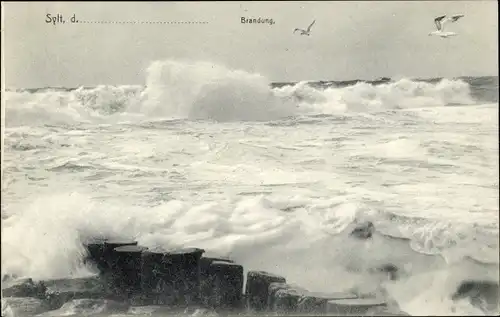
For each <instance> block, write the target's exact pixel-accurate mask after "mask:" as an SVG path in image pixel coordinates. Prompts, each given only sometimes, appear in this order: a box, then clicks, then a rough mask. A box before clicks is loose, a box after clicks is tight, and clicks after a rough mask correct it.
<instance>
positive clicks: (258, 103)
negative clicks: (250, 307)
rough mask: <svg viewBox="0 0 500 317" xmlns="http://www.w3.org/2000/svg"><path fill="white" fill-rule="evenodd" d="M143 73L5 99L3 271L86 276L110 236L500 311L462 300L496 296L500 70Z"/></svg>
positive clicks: (183, 66)
mask: <svg viewBox="0 0 500 317" xmlns="http://www.w3.org/2000/svg"><path fill="white" fill-rule="evenodd" d="M334 77H335V76H334V75H332V78H334ZM144 78H145V81H144V83H143V84H141V85H114V86H113V85H98V86H94V87H45V88H37V89H31V88H30V89H28V88H25V89H9V90H8V91H7V92H6V93H5V94H4V98H5V103H6V108H5V117H4V120H5V130H4V144H3V151H4V153H3V161H2V164H1V165H2V205H1V207H2V209H1V218H2V228H1V229H2V239H1V252H2V259H1V271H2V275H3V276H17V277H19V278H22V277H30V278H32V279H34V280H46V279H54V278H72V277H81V276H86V275H88V274H91V272H90V269H89V268H88V267H86V266H85V264H84V262H83V259H84V257H85V249H84V247H83V243H85V242H86V241H88V240H89V239H92V238H93V237H102V236H106V237H111V238H121V239H134V240H136V241H138V243H139V244H141V245H144V246H147V247H158V246H160V247H163V248H177V247H198V248H203V249H204V250H206V252H210V253H214V254H221V255H226V256H230V257H231V258H232V259H233V260H235V261H236V262H238V263H240V264H242V265H243V266H244V268H245V272H247V271H248V270H264V271H268V272H271V273H274V274H278V275H282V276H284V277H286V279H287V281H288V282H289V283H294V284H296V285H300V286H301V287H303V288H306V289H308V290H310V291H315V292H339V291H356V292H358V293H361V294H369V293H373V292H378V291H380V290H383V291H384V294H386V295H387V296H389V297H390V298H391V299H392V300H394V301H395V302H397V304H398V305H399V307H400V309H401V310H402V311H404V312H406V313H408V314H410V315H436V314H437V315H457V316H459V315H460V316H462V315H491V314H498V313H499V311H498V306H497V308H493V310H492V309H491V308H489V309H487V308H485V307H486V306H485V305H483V306H481V305H477V304H474V303H472V301H471V300H470V299H468V298H462V299H453V298H452V295H453V293H454V292H455V291H456V290H457V287H458V286H459V285H460V283H461V282H463V281H466V280H479V281H489V282H491V283H493V284H495V283H496V287H497V291H498V283H499V185H498V180H499V149H498V146H499V139H498V135H499V132H498V107H499V98H498V94H499V88H498V76H494V77H473V76H471V77H459V78H431V79H426V78H421V79H420V78H403V77H401V78H380V79H377V80H372V81H367V80H352V81H334V80H331V81H329V80H325V81H300V82H290V83H275V82H271V81H270V80H268V79H267V78H266V77H265V76H263V75H260V74H256V73H250V72H247V71H244V70H240V69H231V68H228V67H226V66H223V65H216V64H212V63H208V62H185V61H176V60H163V61H154V62H152V63H151V64H150V66H149V67H148V68H147V70H146V72H145V76H144ZM367 221H369V222H371V223H373V225H374V228H375V233H374V235H373V236H372V237H371V238H370V239H357V238H355V237H353V236H352V235H350V233H351V231H352V230H353V228H355V227H356V226H357V225H358V224H360V223H363V222H367ZM387 264H391V265H394V266H396V267H398V269H399V278H398V279H396V280H390V279H388V278H387V276H386V275H385V274H384V273H383V272H382V273H381V272H380V271H378V270H376V268H377V267H380V266H383V265H387ZM62 314H66V315H67V314H68V312H66V313H62Z"/></svg>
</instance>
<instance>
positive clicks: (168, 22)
mask: <svg viewBox="0 0 500 317" xmlns="http://www.w3.org/2000/svg"><path fill="white" fill-rule="evenodd" d="M76 23H82V24H208V22H202V21H81V20H79V21H77V22H76Z"/></svg>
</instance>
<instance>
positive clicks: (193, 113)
mask: <svg viewBox="0 0 500 317" xmlns="http://www.w3.org/2000/svg"><path fill="white" fill-rule="evenodd" d="M272 86H273V85H272V84H271V83H270V81H269V80H268V79H267V78H266V77H264V76H262V75H260V74H255V73H249V72H246V71H243V70H235V69H229V68H227V67H224V66H220V65H216V64H212V63H209V62H184V61H172V60H167V61H155V62H153V63H151V65H150V66H149V67H148V69H147V71H146V86H145V87H142V86H97V87H94V88H84V87H80V88H78V89H38V90H30V91H28V90H24V91H14V92H13V91H9V92H7V98H6V100H7V103H6V104H7V107H6V118H7V120H6V124H7V125H8V126H22V125H31V126H33V125H39V124H41V123H42V124H75V123H114V122H123V121H137V120H150V119H152V118H154V119H158V118H159V117H160V118H182V119H190V120H214V121H221V122H226V121H272V120H276V119H281V118H285V117H290V116H296V115H304V114H305V115H308V114H332V113H334V114H335V113H344V112H373V111H383V110H388V109H402V108H417V107H441V106H447V105H469V104H474V103H475V101H474V100H473V98H472V96H471V88H470V86H469V84H468V83H467V82H465V81H463V80H460V79H457V80H450V79H441V80H440V81H437V82H436V81H432V82H424V81H414V80H410V79H400V80H397V81H383V82H381V83H373V82H372V83H368V82H356V83H355V84H354V85H351V86H347V87H338V86H334V85H329V86H321V85H320V86H318V85H316V84H314V83H309V82H299V83H295V84H289V85H288V84H287V85H282V86H280V87H275V88H272Z"/></svg>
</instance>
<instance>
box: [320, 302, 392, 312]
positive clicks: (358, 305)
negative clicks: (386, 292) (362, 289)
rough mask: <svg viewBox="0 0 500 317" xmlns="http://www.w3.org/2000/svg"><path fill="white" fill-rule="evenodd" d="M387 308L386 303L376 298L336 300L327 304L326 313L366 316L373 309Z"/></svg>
mask: <svg viewBox="0 0 500 317" xmlns="http://www.w3.org/2000/svg"><path fill="white" fill-rule="evenodd" d="M385 306H387V304H386V302H385V301H383V300H379V299H376V298H351V299H335V300H329V301H328V302H327V305H326V312H327V313H334V314H340V315H358V314H362V315H364V314H366V313H367V312H369V311H370V310H372V309H375V308H378V307H385Z"/></svg>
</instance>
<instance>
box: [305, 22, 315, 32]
mask: <svg viewBox="0 0 500 317" xmlns="http://www.w3.org/2000/svg"><path fill="white" fill-rule="evenodd" d="M315 22H316V20H314V21H312V23H311V24H310V25H309V26H308V27H307V32H309V31H311V28H312V26H313V25H314V23H315Z"/></svg>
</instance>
